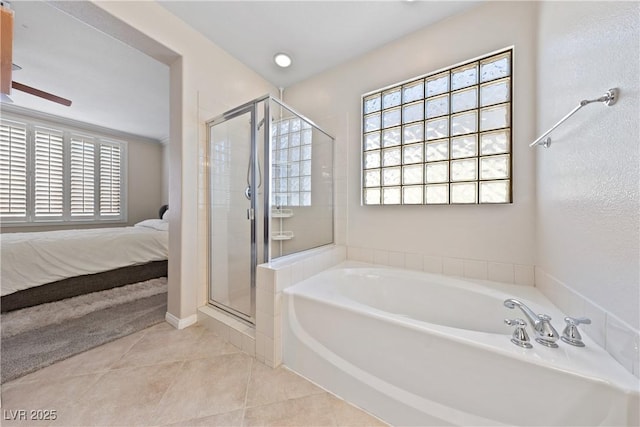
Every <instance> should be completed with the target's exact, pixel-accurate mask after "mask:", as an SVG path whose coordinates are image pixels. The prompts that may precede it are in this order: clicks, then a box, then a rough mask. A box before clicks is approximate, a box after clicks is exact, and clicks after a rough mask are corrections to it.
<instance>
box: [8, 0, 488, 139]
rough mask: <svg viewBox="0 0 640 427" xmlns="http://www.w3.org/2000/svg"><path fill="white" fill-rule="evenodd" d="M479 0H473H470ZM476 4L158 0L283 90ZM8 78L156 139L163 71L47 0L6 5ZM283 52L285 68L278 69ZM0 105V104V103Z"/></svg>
mask: <svg viewBox="0 0 640 427" xmlns="http://www.w3.org/2000/svg"><path fill="white" fill-rule="evenodd" d="M478 1H480V0H478ZM478 1H401V0H395V1H160V4H161V5H162V6H163V7H165V8H166V9H167V10H169V11H170V12H171V13H173V14H175V15H176V16H178V17H179V18H181V19H182V20H184V21H185V22H186V23H187V24H189V25H190V26H192V27H194V28H195V29H197V30H198V31H200V32H201V33H202V34H204V35H205V36H206V37H208V38H209V39H211V40H212V41H213V42H214V43H216V44H217V45H218V46H220V47H222V48H223V49H225V50H226V51H228V52H229V53H230V54H231V55H233V56H234V57H236V58H237V59H238V60H240V61H242V62H243V63H244V64H246V65H247V66H248V67H250V68H252V69H253V70H255V71H256V72H257V73H259V74H260V75H262V76H263V77H264V78H265V79H266V80H268V81H270V82H271V83H273V84H274V85H275V86H277V87H284V88H286V87H288V86H291V85H292V84H295V83H297V82H300V81H302V80H304V79H307V78H309V77H311V76H313V75H315V74H318V73H321V72H322V71H324V70H327V69H330V68H332V67H334V66H336V65H338V64H341V63H343V62H345V61H347V60H349V59H351V58H354V57H356V56H359V55H362V54H364V53H366V52H368V51H370V50H373V49H375V48H377V47H379V46H381V45H384V44H386V43H389V42H391V41H393V40H395V39H397V38H400V37H402V36H404V35H406V34H408V33H411V32H413V31H416V30H418V29H420V28H423V27H425V26H428V25H430V24H432V23H434V22H436V21H439V20H441V19H444V18H446V17H448V16H451V15H454V14H457V13H459V12H461V11H464V10H466V9H469V8H471V7H473V6H475V5H476V4H477V3H478ZM11 6H12V8H13V9H14V11H15V24H14V53H13V62H14V63H16V64H18V65H20V66H21V67H22V69H21V70H19V71H14V73H13V79H14V80H15V81H18V82H20V83H23V84H26V85H29V86H34V87H37V88H38V89H41V90H44V91H47V92H51V93H54V94H56V95H58V96H62V97H64V98H68V99H71V100H72V101H73V104H72V106H71V107H64V106H60V105H58V104H54V103H52V102H49V101H44V100H41V99H40V98H37V97H34V96H31V95H28V94H24V93H22V92H18V91H16V90H13V91H12V94H11V98H12V100H13V101H14V104H15V105H17V106H19V107H24V108H28V109H31V110H36V111H40V112H44V113H48V114H53V115H56V116H61V117H65V118H69V119H73V120H78V121H81V122H85V123H90V124H94V125H97V126H102V127H106V128H110V129H116V130H118V131H121V132H126V133H130V134H134V135H139V136H143V137H146V138H151V139H154V140H158V141H163V140H166V139H167V138H168V135H169V69H168V67H167V65H165V64H162V63H160V62H158V61H156V60H154V59H152V58H151V57H149V56H146V55H144V54H143V53H141V52H140V51H138V50H136V49H134V48H132V47H130V46H128V45H126V44H124V43H122V42H120V41H118V40H116V39H115V38H112V37H110V36H108V35H106V34H105V33H103V32H100V31H98V30H96V29H95V28H93V27H91V26H89V25H87V24H85V23H84V22H81V21H79V20H77V19H76V18H74V17H72V16H70V15H68V14H66V13H64V12H63V11H61V10H59V9H58V8H56V7H53V6H51V4H49V3H48V2H42V1H15V0H14V1H13V2H11ZM280 51H284V52H287V53H289V54H290V55H291V56H292V58H293V65H292V66H291V67H289V68H287V69H281V68H279V67H277V66H276V65H275V64H274V63H273V55H275V53H277V52H280ZM4 105H5V104H4V103H3V106H4Z"/></svg>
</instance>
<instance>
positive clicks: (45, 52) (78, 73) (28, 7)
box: [3, 1, 169, 141]
mask: <svg viewBox="0 0 640 427" xmlns="http://www.w3.org/2000/svg"><path fill="white" fill-rule="evenodd" d="M11 8H12V9H13V10H14V37H13V39H14V44H13V62H14V63H15V64H17V65H19V66H20V67H22V69H21V70H18V71H14V72H13V80H15V81H17V82H20V83H23V84H26V85H28V86H33V87H36V88H38V89H40V90H44V91H46V92H51V93H53V94H55V95H58V96H61V97H63V98H67V99H70V100H71V101H72V104H71V106H70V107H65V106H62V105H59V104H55V103H53V102H50V101H46V100H43V99H41V98H38V97H35V96H32V95H29V94H26V93H23V92H19V91H17V90H12V91H11V99H12V100H13V103H14V105H16V106H18V107H22V108H27V109H30V110H35V111H38V112H42V113H47V114H52V115H55V116H59V117H64V118H67V119H72V120H77V121H80V122H84V123H90V124H92V125H96V126H101V127H105V128H109V129H115V130H117V131H120V132H126V133H129V134H133V135H138V136H143V137H146V138H150V139H154V140H158V141H162V140H165V139H167V138H168V136H169V67H168V66H167V65H165V64H162V63H160V62H158V61H156V60H154V59H153V58H151V57H149V56H147V55H144V54H142V53H141V52H140V51H138V50H136V49H134V48H132V47H130V46H128V45H126V44H124V43H122V42H120V41H118V40H116V39H114V38H112V37H110V36H108V35H106V34H104V33H103V32H100V31H98V30H96V29H95V28H93V27H90V26H89V25H87V24H85V23H84V22H81V21H79V20H77V19H75V18H73V17H72V16H70V15H68V14H66V13H64V12H62V11H61V10H59V9H57V8H55V7H53V6H51V5H50V4H49V3H47V2H42V1H13V2H11ZM3 106H4V104H3Z"/></svg>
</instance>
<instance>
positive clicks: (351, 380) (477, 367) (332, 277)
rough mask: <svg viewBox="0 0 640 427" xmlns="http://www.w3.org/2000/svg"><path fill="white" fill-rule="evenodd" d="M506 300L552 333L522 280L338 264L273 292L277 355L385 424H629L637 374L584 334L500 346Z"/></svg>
mask: <svg viewBox="0 0 640 427" xmlns="http://www.w3.org/2000/svg"><path fill="white" fill-rule="evenodd" d="M514 297H515V298H519V299H521V300H522V301H523V302H525V303H526V304H527V305H528V306H529V307H530V308H531V309H532V310H534V311H535V312H536V313H546V314H549V315H550V316H551V317H552V318H553V320H552V324H553V325H554V326H555V328H556V329H557V330H558V332H559V333H562V330H563V328H564V321H563V318H564V315H563V313H561V312H560V311H559V310H558V309H557V308H556V307H555V306H553V305H552V304H551V303H550V302H549V301H548V300H547V299H546V298H545V297H544V296H543V295H542V294H540V293H539V292H538V291H537V289H535V288H533V287H525V286H516V285H507V284H499V283H493V282H488V281H474V282H471V281H467V280H461V279H456V278H451V277H447V276H440V275H433V274H427V273H422V272H412V271H407V270H399V269H391V268H386V267H384V268H383V267H378V266H374V265H370V264H368V265H365V264H362V263H352V262H348V263H345V264H343V265H341V266H340V267H339V268H334V269H331V270H327V271H325V272H322V273H320V274H318V275H316V276H313V277H311V278H309V279H307V280H304V281H302V282H300V283H298V284H296V285H294V286H291V287H289V288H287V289H285V290H284V291H283V306H282V311H283V329H282V334H283V363H284V364H285V365H286V366H287V367H289V368H290V369H292V370H294V371H295V372H298V373H299V374H301V375H303V376H305V377H307V378H309V379H310V380H312V381H314V382H315V383H317V384H318V385H320V386H322V387H323V388H325V389H327V390H329V391H331V392H333V393H335V394H336V395H338V396H340V397H342V398H344V399H346V400H348V401H350V402H352V403H354V404H356V405H358V406H359V407H361V408H363V409H365V410H366V411H368V412H370V413H372V414H374V415H376V416H378V417H379V418H381V419H382V420H384V421H386V422H387V423H390V424H392V425H402V426H405V425H406V426H408V425H420V426H422V425H473V426H483V425H491V426H494V425H536V426H540V425H544V426H552V425H558V426H567V425H580V426H584V425H638V422H639V419H638V411H639V408H638V406H639V403H638V401H639V398H640V393H639V380H638V378H636V377H634V376H633V375H632V374H630V373H629V372H627V371H626V370H625V369H624V368H623V367H622V366H621V365H619V364H618V363H617V362H616V361H615V360H613V359H612V358H611V356H610V355H609V354H608V353H606V352H605V351H604V350H603V349H602V348H600V347H599V346H598V345H597V344H595V343H594V342H593V341H592V340H590V339H589V338H588V337H587V336H586V334H584V333H583V334H582V335H583V337H584V342H585V344H586V347H584V348H579V347H574V346H570V345H568V344H565V343H563V342H561V341H558V344H559V348H555V349H553V348H547V347H544V346H541V345H539V344H537V343H536V342H533V338H534V337H533V336H532V334H531V329H530V328H529V327H528V326H527V330H528V332H529V335H530V338H531V340H532V344H533V348H531V349H524V348H521V347H518V346H516V345H514V344H512V343H511V342H510V338H511V333H512V329H511V327H508V326H507V325H505V324H504V319H505V318H515V317H520V318H523V317H524V316H523V315H522V312H520V311H519V310H510V309H508V308H506V307H504V305H503V301H504V300H505V299H507V298H514ZM569 314H570V315H574V316H580V315H582V313H569ZM525 320H526V319H525ZM583 326H584V325H583ZM584 327H589V326H584Z"/></svg>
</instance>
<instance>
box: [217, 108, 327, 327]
mask: <svg viewBox="0 0 640 427" xmlns="http://www.w3.org/2000/svg"><path fill="white" fill-rule="evenodd" d="M207 127H208V143H207V150H208V153H207V157H208V166H207V172H208V173H207V176H208V187H209V188H208V239H209V244H208V248H209V254H208V259H209V263H208V264H209V265H208V267H209V275H208V276H209V303H210V304H212V305H214V306H216V307H218V308H220V309H222V310H225V311H227V312H229V313H231V314H233V315H235V316H237V317H239V318H241V319H243V320H245V321H247V322H249V323H254V319H255V283H256V268H257V265H258V264H260V263H263V262H269V261H270V260H271V259H274V258H277V257H280V256H284V255H289V254H292V253H296V252H300V251H304V250H308V249H312V248H315V247H318V246H323V245H328V244H332V243H333V242H334V188H333V186H334V183H333V181H334V179H333V177H334V172H333V156H334V151H333V143H334V138H333V137H332V136H330V135H329V134H328V133H326V132H325V131H323V130H322V129H320V128H319V127H318V126H317V125H315V124H314V123H313V122H311V121H310V120H309V119H307V118H305V117H304V116H302V115H300V114H298V113H296V112H295V111H294V110H293V109H292V108H291V107H288V106H287V105H285V104H284V103H282V102H281V101H279V100H277V99H275V98H272V97H270V96H264V97H262V98H258V99H256V100H253V101H251V102H248V103H246V104H244V105H241V106H239V107H237V108H234V109H233V110H230V111H228V112H226V113H224V114H222V115H220V116H219V117H216V118H214V119H212V120H210V121H209V122H207Z"/></svg>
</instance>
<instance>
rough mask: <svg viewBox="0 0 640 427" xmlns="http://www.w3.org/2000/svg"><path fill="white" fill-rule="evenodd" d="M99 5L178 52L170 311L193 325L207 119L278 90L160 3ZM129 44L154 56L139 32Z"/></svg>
mask: <svg viewBox="0 0 640 427" xmlns="http://www.w3.org/2000/svg"><path fill="white" fill-rule="evenodd" d="M95 4H96V5H97V6H99V7H100V9H101V10H103V11H106V12H108V13H109V14H110V15H111V16H112V17H115V18H117V19H118V20H120V21H122V22H124V23H125V24H127V26H128V27H130V28H134V29H135V30H136V31H137V32H140V33H141V34H143V35H144V36H146V37H149V38H150V39H152V40H155V41H156V42H158V43H160V44H161V45H163V46H165V47H166V48H168V49H170V50H171V51H172V52H174V53H175V55H174V56H173V57H171V55H170V56H169V57H168V58H169V59H167V60H166V61H167V62H168V63H170V69H171V71H170V80H171V90H170V97H171V101H170V102H171V107H170V108H171V118H170V120H171V132H170V133H171V135H170V142H169V156H168V157H169V164H168V169H169V186H168V187H169V188H168V195H169V204H170V206H171V209H170V212H171V213H170V215H169V222H170V229H171V232H170V235H169V306H168V312H169V313H170V314H171V315H172V316H174V318H177V319H179V320H185V322H187V323H188V322H190V321H194V320H195V314H196V308H197V307H198V306H199V305H202V304H203V303H204V302H205V301H206V272H207V270H206V266H207V263H206V261H207V251H206V233H207V226H206V215H205V213H206V191H205V188H206V187H205V182H204V166H205V150H204V148H205V142H206V129H205V121H206V120H207V119H210V118H212V117H214V116H216V115H218V114H221V113H223V112H224V111H226V110H228V109H230V108H232V107H234V106H237V105H239V104H242V103H244V102H246V101H248V100H250V99H253V98H256V97H258V96H261V95H264V94H266V93H273V94H276V93H277V92H278V90H277V88H275V87H274V86H273V85H271V84H270V83H268V82H267V81H266V80H264V79H263V78H262V77H261V76H259V75H258V74H257V73H255V72H254V71H252V70H250V69H248V68H247V67H246V66H244V65H243V64H242V63H241V62H240V61H238V60H237V59H235V58H234V57H232V56H231V55H229V54H228V53H227V52H225V51H224V50H222V49H221V48H219V47H218V46H217V45H215V44H213V43H212V42H210V41H209V40H208V39H206V38H205V37H204V36H202V35H201V34H200V33H199V32H197V31H196V30H194V29H193V28H191V27H189V26H188V25H186V24H185V23H184V22H183V21H181V20H180V19H179V18H177V17H176V16H175V15H172V14H171V13H169V12H168V11H167V10H166V9H164V8H162V7H161V6H160V5H158V4H156V3H155V2H109V1H105V2H95ZM107 32H109V30H108V29H107ZM125 33H126V31H125ZM128 41H129V42H130V43H132V44H133V45H134V47H138V48H140V49H141V50H143V51H145V52H146V53H151V54H153V53H152V52H148V51H147V50H145V47H146V46H149V43H144V42H139V43H138V45H136V40H135V35H134V36H129V37H128ZM151 45H153V44H151ZM152 47H153V46H152ZM156 57H157V56H156Z"/></svg>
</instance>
